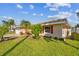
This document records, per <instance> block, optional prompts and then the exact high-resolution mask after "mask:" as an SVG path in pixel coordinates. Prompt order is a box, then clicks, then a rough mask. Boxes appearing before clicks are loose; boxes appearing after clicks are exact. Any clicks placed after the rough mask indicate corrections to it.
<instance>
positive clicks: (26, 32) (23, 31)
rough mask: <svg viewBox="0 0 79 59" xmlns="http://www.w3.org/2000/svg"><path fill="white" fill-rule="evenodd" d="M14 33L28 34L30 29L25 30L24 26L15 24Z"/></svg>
mask: <svg viewBox="0 0 79 59" xmlns="http://www.w3.org/2000/svg"><path fill="white" fill-rule="evenodd" d="M15 33H16V34H17V35H29V34H30V33H31V30H30V29H27V30H26V29H25V28H24V27H21V26H16V28H15Z"/></svg>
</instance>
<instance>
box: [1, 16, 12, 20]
mask: <svg viewBox="0 0 79 59" xmlns="http://www.w3.org/2000/svg"><path fill="white" fill-rule="evenodd" d="M2 18H3V19H13V17H10V16H2Z"/></svg>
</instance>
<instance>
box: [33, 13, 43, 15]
mask: <svg viewBox="0 0 79 59" xmlns="http://www.w3.org/2000/svg"><path fill="white" fill-rule="evenodd" d="M32 15H33V16H44V14H43V13H40V14H37V13H33V14H32Z"/></svg>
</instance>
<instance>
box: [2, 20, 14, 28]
mask: <svg viewBox="0 0 79 59" xmlns="http://www.w3.org/2000/svg"><path fill="white" fill-rule="evenodd" d="M2 22H3V24H5V25H7V26H8V27H9V29H13V26H14V24H15V21H14V20H13V19H8V20H7V21H5V20H3V21H2Z"/></svg>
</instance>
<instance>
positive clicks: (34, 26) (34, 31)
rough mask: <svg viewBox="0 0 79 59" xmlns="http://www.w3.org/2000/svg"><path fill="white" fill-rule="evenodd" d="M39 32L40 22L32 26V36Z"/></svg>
mask: <svg viewBox="0 0 79 59" xmlns="http://www.w3.org/2000/svg"><path fill="white" fill-rule="evenodd" d="M40 32H41V25H40V24H36V25H33V26H32V33H33V34H34V38H38V37H39V33H40Z"/></svg>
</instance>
